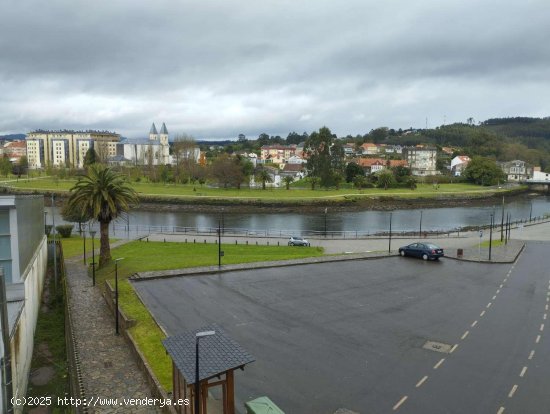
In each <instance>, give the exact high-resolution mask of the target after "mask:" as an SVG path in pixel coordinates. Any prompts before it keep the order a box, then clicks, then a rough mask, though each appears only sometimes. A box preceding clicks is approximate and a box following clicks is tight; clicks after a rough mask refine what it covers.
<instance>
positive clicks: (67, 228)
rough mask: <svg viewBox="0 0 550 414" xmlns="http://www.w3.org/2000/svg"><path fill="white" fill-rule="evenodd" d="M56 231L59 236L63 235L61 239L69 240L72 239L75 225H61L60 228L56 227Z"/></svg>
mask: <svg viewBox="0 0 550 414" xmlns="http://www.w3.org/2000/svg"><path fill="white" fill-rule="evenodd" d="M55 230H57V232H58V233H59V234H61V237H63V238H64V239H67V238H69V237H71V233H72V232H73V225H72V224H61V225H60V226H55Z"/></svg>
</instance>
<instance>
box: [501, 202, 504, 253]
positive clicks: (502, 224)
mask: <svg viewBox="0 0 550 414" xmlns="http://www.w3.org/2000/svg"><path fill="white" fill-rule="evenodd" d="M503 241H504V196H502V217H501V219H500V242H501V243H502V242H503Z"/></svg>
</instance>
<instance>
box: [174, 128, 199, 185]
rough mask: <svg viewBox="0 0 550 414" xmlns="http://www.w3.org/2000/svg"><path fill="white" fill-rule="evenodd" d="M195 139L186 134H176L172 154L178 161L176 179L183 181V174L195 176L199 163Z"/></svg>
mask: <svg viewBox="0 0 550 414" xmlns="http://www.w3.org/2000/svg"><path fill="white" fill-rule="evenodd" d="M196 147H197V143H196V141H195V139H194V138H193V137H192V136H190V135H186V134H181V135H178V136H176V138H175V139H174V144H173V146H172V156H173V157H174V160H175V162H176V168H175V174H174V175H175V181H176V182H182V176H184V175H185V176H188V177H194V176H196V170H197V168H198V164H197V162H196V160H195V148H196Z"/></svg>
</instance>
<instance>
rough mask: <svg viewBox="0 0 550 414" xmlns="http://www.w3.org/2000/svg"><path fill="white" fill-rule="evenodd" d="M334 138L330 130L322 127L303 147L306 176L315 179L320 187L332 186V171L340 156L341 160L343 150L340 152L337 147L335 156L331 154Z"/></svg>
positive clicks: (338, 162) (338, 163)
mask: <svg viewBox="0 0 550 414" xmlns="http://www.w3.org/2000/svg"><path fill="white" fill-rule="evenodd" d="M334 138H335V135H333V134H332V132H330V129H328V128H327V127H322V128H321V129H319V132H313V133H312V134H311V135H310V136H309V138H308V140H307V141H306V142H305V145H304V152H305V153H306V156H307V164H306V168H307V170H308V175H309V176H310V177H317V178H318V179H319V184H320V185H321V186H322V187H330V186H331V185H333V184H334V169H335V167H336V166H338V165H340V156H342V159H343V149H342V151H341V152H340V150H339V148H338V147H337V148H336V150H335V151H334V152H335V155H334V156H333V155H332V154H331V147H332V144H333V139H334ZM340 147H341V145H340ZM338 172H339V171H338Z"/></svg>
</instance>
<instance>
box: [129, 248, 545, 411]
mask: <svg viewBox="0 0 550 414" xmlns="http://www.w3.org/2000/svg"><path fill="white" fill-rule="evenodd" d="M549 248H550V244H549V243H540V242H529V243H528V245H527V247H526V249H525V251H524V253H523V254H522V256H521V257H520V259H519V260H518V262H517V263H516V264H515V265H504V264H478V263H465V262H456V261H451V260H441V261H440V262H439V263H438V262H429V263H427V262H423V261H421V260H415V259H408V258H397V257H394V258H386V259H378V260H370V261H351V262H344V263H330V264H326V263H325V264H321V265H302V266H294V267H285V268H273V269H261V270H251V271H241V272H229V273H224V274H220V275H209V276H200V277H180V278H172V279H161V280H152V281H140V282H136V283H135V287H136V289H137V290H138V292H139V293H140V295H141V297H142V298H143V300H144V301H145V303H146V305H147V306H148V307H149V309H150V310H151V312H152V313H153V315H154V316H155V318H156V319H157V321H158V322H159V323H160V324H161V325H162V326H163V327H164V328H165V329H166V330H167V332H168V333H169V334H175V333H177V332H180V331H184V330H187V329H194V328H199V327H200V326H202V325H206V324H210V323H217V324H218V325H220V326H222V327H223V328H224V330H225V331H226V332H227V333H228V334H229V335H231V336H232V337H233V338H234V339H235V340H237V341H238V342H239V343H241V345H243V346H244V347H245V348H246V349H247V350H248V351H250V352H251V353H252V354H253V355H254V356H255V357H256V362H255V363H253V364H251V365H250V366H249V367H247V368H246V369H245V371H244V373H239V374H237V377H236V383H237V387H236V391H237V401H238V402H239V407H238V408H240V409H242V403H243V402H244V401H247V400H249V399H252V398H255V397H258V396H261V395H268V396H269V397H270V398H272V399H273V400H274V401H275V402H276V403H277V404H278V405H279V406H280V407H281V408H282V409H283V410H285V411H286V412H287V413H315V414H325V413H326V414H332V413H333V412H334V411H336V410H337V409H338V408H347V409H350V410H354V411H356V412H359V413H385V412H387V413H393V412H403V413H422V414H424V413H493V412H494V413H497V412H499V410H501V411H500V412H501V413H503V412H506V413H508V412H517V413H522V414H529V413H533V414H535V413H536V414H538V413H543V412H549V411H550V393H548V392H547V390H548V389H550V369H549V367H550V347H549V346H548V341H549V339H550V338H548V330H549V329H550V326H546V325H547V324H548V323H547V320H546V318H547V317H548V314H549V313H550V312H548V304H549V302H548V300H549V298H550V273H549V271H548V269H549V268H550V258H548V254H547V253H548V251H549ZM428 340H431V341H436V342H439V343H442V344H446V345H448V346H447V352H446V353H440V352H435V351H434V350H433V348H432V350H428V349H424V348H423V345H425V343H426V341H428ZM450 350H452V352H451V353H449V351H450ZM501 407H502V408H501Z"/></svg>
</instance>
